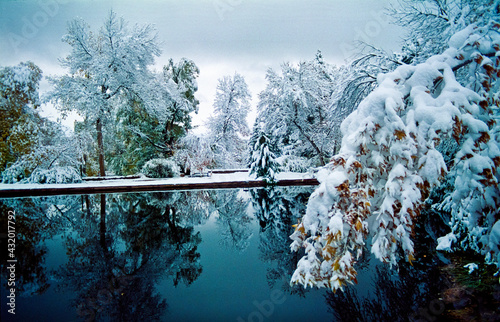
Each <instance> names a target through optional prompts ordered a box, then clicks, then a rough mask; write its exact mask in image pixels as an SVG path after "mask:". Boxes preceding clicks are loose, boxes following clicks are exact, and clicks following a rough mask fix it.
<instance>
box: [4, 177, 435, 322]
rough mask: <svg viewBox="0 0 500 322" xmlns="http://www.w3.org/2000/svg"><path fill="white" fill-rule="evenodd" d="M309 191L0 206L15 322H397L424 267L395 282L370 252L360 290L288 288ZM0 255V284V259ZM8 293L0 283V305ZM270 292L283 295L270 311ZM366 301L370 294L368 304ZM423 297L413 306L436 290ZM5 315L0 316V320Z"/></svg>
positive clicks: (23, 201) (64, 199) (403, 272)
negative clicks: (12, 264) (11, 264)
mask: <svg viewBox="0 0 500 322" xmlns="http://www.w3.org/2000/svg"><path fill="white" fill-rule="evenodd" d="M311 191H312V188H311V187H285V188H277V187H274V188H267V189H250V190H248V191H243V190H237V189H235V190H211V191H209V190H200V191H186V192H151V193H137V194H133V193H130V194H108V195H84V196H52V197H40V198H19V199H3V200H0V211H1V217H0V220H1V224H2V227H6V225H7V223H6V218H7V216H6V214H7V213H8V212H9V211H15V212H16V233H17V239H16V251H15V254H16V259H17V261H18V262H17V270H16V318H18V319H21V320H75V318H79V319H81V320H86V321H93V320H127V321H129V320H130V321H134V320H139V319H141V320H142V319H146V320H166V319H169V320H170V319H172V320H203V319H204V320H207V319H208V320H233V321H234V320H240V319H241V320H245V321H246V320H252V319H253V320H255V319H257V320H259V319H260V318H262V319H264V318H266V319H267V318H269V319H270V320H290V321H294V320H300V319H308V318H310V317H311V316H314V319H315V320H316V321H328V320H331V319H332V318H333V319H334V320H346V319H349V318H355V317H356V316H357V317H361V316H363V315H364V316H372V317H380V318H382V317H388V316H390V317H396V319H399V318H401V316H405V314H407V313H408V309H406V310H402V311H401V310H399V311H398V310H395V309H391V310H390V311H391V312H392V313H391V314H389V313H387V311H388V307H390V300H391V299H394V298H396V297H397V298H405V299H408V300H410V299H411V301H413V306H412V307H418V305H419V304H418V303H419V302H418V299H417V300H415V296H416V295H415V294H417V293H418V292H417V293H415V292H413V293H415V294H413V293H412V294H409V293H408V292H405V290H408V289H412V288H417V289H422V286H420V288H418V287H417V286H416V285H417V284H416V283H417V282H416V281H419V279H421V278H422V276H423V275H422V274H428V273H429V274H430V272H432V270H430V269H426V268H425V267H424V268H422V267H420V269H421V272H422V273H418V274H417V271H415V269H413V268H409V267H406V266H402V267H401V269H400V277H398V275H397V273H396V271H388V270H383V269H380V268H377V267H379V266H377V265H372V264H370V263H371V262H370V256H369V253H368V252H365V254H368V255H365V256H364V257H363V258H362V259H361V262H360V263H358V264H360V265H358V267H359V268H360V277H361V278H360V284H362V285H358V286H354V287H353V288H349V289H347V290H346V292H345V293H341V292H337V294H333V293H330V292H327V291H326V290H324V289H321V290H317V289H310V288H308V289H304V288H303V287H302V286H290V283H289V281H290V278H291V275H292V273H293V271H294V269H295V267H296V264H297V261H298V259H299V258H300V256H301V254H297V253H295V252H291V251H290V239H289V236H290V235H291V234H292V232H293V229H294V228H293V227H292V225H294V224H296V223H297V220H298V219H299V218H301V217H302V215H303V213H304V211H305V205H306V203H307V199H308V197H309V195H310V193H311ZM4 229H5V228H4ZM4 231H6V229H5V230H4ZM5 241H6V240H5V238H2V249H3V250H5V249H6V247H5ZM2 256H3V258H2V259H3V260H2V274H3V276H5V274H6V273H5V272H6V270H5V269H6V267H5V263H6V262H5V259H6V258H5V256H6V252H5V251H2ZM417 265H419V264H418V263H417ZM426 267H427V266H426ZM429 267H430V266H429ZM362 276H365V282H363V277H362ZM372 280H373V281H375V282H370V281H372ZM434 280H435V279H429V281H430V282H429V283H431V282H432V281H434ZM419 282H421V281H419ZM367 289H368V290H370V291H367ZM8 290H9V287H8V286H7V282H6V280H5V279H4V278H2V305H5V303H4V302H3V299H5V298H6V296H7V295H8V294H7V291H8ZM357 290H358V291H360V292H359V293H360V294H358V292H357ZM276 291H279V292H280V293H279V294H283V296H282V297H280V301H275V302H272V301H271V299H273V295H272V294H278V293H273V292H276ZM370 292H371V293H372V294H376V296H371V297H370V296H368V297H367V296H366V294H367V293H370ZM426 292H427V293H425V296H424V298H423V300H422V301H421V302H423V301H427V302H428V301H429V300H430V299H432V298H433V297H432V296H433V294H435V293H436V292H434V290H432V289H431V290H430V291H426ZM418 294H420V295H421V294H424V293H422V292H420V293H418ZM418 294H417V295H418ZM410 295H411V296H410ZM385 299H388V301H382V300H385ZM370 301H371V302H370ZM425 304H426V303H424V305H425ZM271 305H272V306H271ZM271 308H272V310H271ZM380 311H382V312H386V313H385V314H379V313H377V312H380ZM374 312H375V313H374ZM396 313H397V314H396ZM410 313H411V312H410ZM10 317H11V316H9V315H8V313H7V312H6V310H4V309H3V308H2V321H6V320H7V319H8V318H10Z"/></svg>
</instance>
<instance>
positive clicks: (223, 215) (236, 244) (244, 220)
mask: <svg viewBox="0 0 500 322" xmlns="http://www.w3.org/2000/svg"><path fill="white" fill-rule="evenodd" d="M238 192H239V190H220V191H217V192H216V193H215V194H214V198H215V200H214V206H215V209H216V211H217V214H218V216H217V226H218V228H219V234H220V236H221V240H220V243H221V244H222V245H223V246H225V247H228V248H232V249H235V250H238V251H243V250H245V249H246V248H247V247H248V245H249V239H250V237H251V236H252V231H251V230H250V224H251V221H252V218H251V217H250V216H249V215H248V213H247V208H248V200H245V199H244V198H242V197H239V196H238Z"/></svg>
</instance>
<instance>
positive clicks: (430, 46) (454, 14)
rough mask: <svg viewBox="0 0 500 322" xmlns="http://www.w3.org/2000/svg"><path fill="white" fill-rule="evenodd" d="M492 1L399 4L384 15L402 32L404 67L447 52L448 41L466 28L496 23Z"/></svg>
mask: <svg viewBox="0 0 500 322" xmlns="http://www.w3.org/2000/svg"><path fill="white" fill-rule="evenodd" d="M499 11H500V4H499V3H498V1H496V0H471V1H461V0H400V1H398V3H397V5H392V6H391V7H390V8H389V10H388V15H389V16H390V17H391V19H392V22H393V23H394V24H396V25H399V26H402V27H404V28H406V30H407V34H406V36H405V37H404V46H403V56H404V57H406V59H405V62H406V63H421V62H424V61H425V60H426V59H427V58H429V57H430V56H432V55H436V54H439V53H442V52H443V51H444V50H445V49H447V44H448V40H449V39H450V37H451V36H453V35H454V34H455V33H457V32H458V31H460V30H462V29H464V28H465V27H467V26H468V25H470V24H479V25H480V24H483V25H484V24H487V23H488V22H489V21H490V19H497V17H498V13H499Z"/></svg>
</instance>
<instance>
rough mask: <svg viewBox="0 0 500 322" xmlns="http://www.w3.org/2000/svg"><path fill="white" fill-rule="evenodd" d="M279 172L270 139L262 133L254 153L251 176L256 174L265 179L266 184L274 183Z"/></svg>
mask: <svg viewBox="0 0 500 322" xmlns="http://www.w3.org/2000/svg"><path fill="white" fill-rule="evenodd" d="M278 171H279V164H278V163H277V162H276V157H275V155H274V153H272V152H271V150H270V148H269V139H268V137H267V136H266V134H265V133H264V132H261V133H260V136H259V138H258V140H257V142H256V143H255V145H254V148H253V151H252V164H251V165H250V174H251V175H252V174H255V176H256V177H257V178H263V179H264V180H265V181H266V182H268V183H273V182H275V181H276V174H277V173H278Z"/></svg>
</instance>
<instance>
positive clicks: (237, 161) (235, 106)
mask: <svg viewBox="0 0 500 322" xmlns="http://www.w3.org/2000/svg"><path fill="white" fill-rule="evenodd" d="M250 98H251V95H250V92H249V90H248V86H247V84H246V82H245V79H244V78H243V76H241V75H239V74H238V73H235V74H234V76H233V77H230V76H225V77H223V78H221V79H219V83H218V85H217V93H216V95H215V101H214V105H213V106H214V115H213V116H211V117H210V119H209V120H208V124H207V125H208V129H209V131H210V133H209V135H210V137H211V140H212V142H213V143H212V146H213V150H214V152H215V161H216V166H218V167H223V168H228V167H240V166H242V165H244V162H245V158H244V154H245V152H246V138H247V137H248V135H249V132H250V130H249V128H248V124H247V121H246V117H247V115H248V112H249V111H250Z"/></svg>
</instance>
